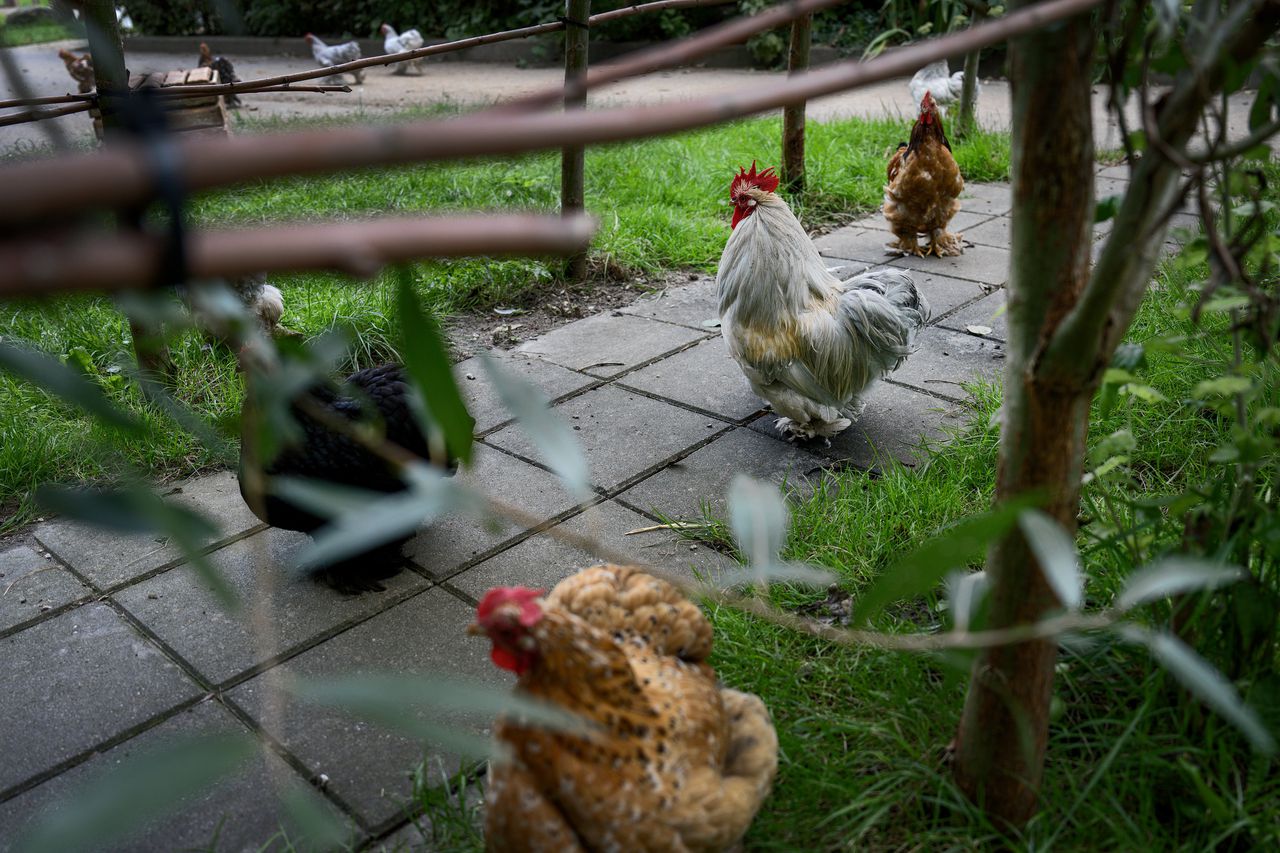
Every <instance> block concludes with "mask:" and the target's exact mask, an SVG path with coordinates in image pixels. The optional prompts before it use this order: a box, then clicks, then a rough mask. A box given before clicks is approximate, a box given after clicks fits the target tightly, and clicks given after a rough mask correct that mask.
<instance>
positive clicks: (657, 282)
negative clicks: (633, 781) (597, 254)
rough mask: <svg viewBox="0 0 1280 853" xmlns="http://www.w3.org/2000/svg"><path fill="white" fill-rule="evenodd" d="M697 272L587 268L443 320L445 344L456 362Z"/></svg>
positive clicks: (671, 284)
mask: <svg viewBox="0 0 1280 853" xmlns="http://www.w3.org/2000/svg"><path fill="white" fill-rule="evenodd" d="M700 276H701V274H700V273H697V272H694V271H692V270H680V271H672V272H666V273H660V274H657V275H653V276H630V277H628V276H624V275H623V274H621V272H620V271H617V270H611V271H605V270H599V271H593V274H592V276H591V277H590V278H588V279H587V280H586V281H584V282H581V283H578V284H566V283H564V282H557V283H555V284H554V285H553V286H552V287H550V288H548V289H547V290H545V291H542V292H538V293H532V294H530V295H528V296H527V297H526V298H525V299H524V300H523V301H522V302H520V303H517V304H513V305H511V306H508V307H503V308H497V309H493V310H490V311H487V312H474V313H465V314H458V315H456V316H454V317H451V318H450V319H449V321H448V323H447V324H446V331H447V333H448V335H449V344H450V347H451V349H452V350H453V355H454V358H455V359H457V360H458V361H461V360H462V359H464V358H470V357H471V356H473V355H476V354H477V353H480V352H483V351H486V350H491V349H494V348H495V347H496V348H498V349H510V348H512V347H514V346H518V345H519V344H521V343H523V342H524V341H527V340H530V339H532V338H536V337H538V336H539V335H542V334H545V333H546V332H549V331H551V330H552V329H555V328H558V327H560V326H563V325H566V324H567V323H572V322H573V321H574V320H581V319H582V318H583V317H590V316H591V315H592V314H599V313H600V312H602V311H609V310H611V309H615V308H623V307H625V306H628V305H631V304H632V303H634V302H635V301H636V300H637V299H639V298H640V297H642V296H644V295H645V294H648V293H655V292H657V291H661V290H664V289H666V288H668V287H676V286H679V285H682V284H688V283H689V282H690V281H694V280H696V279H698V278H699V277H700Z"/></svg>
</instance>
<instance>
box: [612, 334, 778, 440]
mask: <svg viewBox="0 0 1280 853" xmlns="http://www.w3.org/2000/svg"><path fill="white" fill-rule="evenodd" d="M619 382H620V383H621V384H624V385H628V386H630V387H632V388H639V389H640V390H641V391H648V392H649V393H650V394H657V395H658V396H660V397H665V398H667V399H668V400H676V401H677V402H680V403H684V404H685V405H688V406H696V407H697V408H699V409H703V410H705V411H708V412H714V413H716V414H718V415H721V416H722V417H726V418H729V419H730V420H741V419H742V418H746V417H749V416H751V415H753V414H755V413H756V412H758V411H760V410H761V409H763V408H764V405H765V404H764V401H763V400H761V399H760V398H759V397H757V396H756V395H755V394H754V393H753V392H752V391H751V385H750V384H749V383H748V382H747V378H746V377H745V376H743V375H742V369H741V368H740V367H738V363H737V362H736V361H734V360H733V356H731V355H730V354H729V346H728V344H727V343H726V342H725V339H724V338H723V337H715V338H712V339H710V340H706V341H703V342H702V343H700V344H698V345H697V346H694V347H691V348H689V349H687V350H683V351H682V352H678V353H676V354H675V355H673V356H671V357H670V358H664V359H663V360H662V361H659V362H655V363H653V364H651V365H649V366H648V367H646V368H644V369H643V370H639V371H637V372H635V373H632V374H631V375H629V376H625V377H623V378H622V379H621V380H619Z"/></svg>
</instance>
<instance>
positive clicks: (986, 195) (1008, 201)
mask: <svg viewBox="0 0 1280 853" xmlns="http://www.w3.org/2000/svg"><path fill="white" fill-rule="evenodd" d="M960 209H961V210H962V211H965V210H967V211H969V212H970V213H985V214H988V215H990V216H1004V215H1005V214H1007V213H1008V212H1009V211H1010V210H1012V209H1013V189H1012V187H1011V186H1010V185H1009V184H975V183H966V184H965V185H964V190H963V191H962V192H961V193H960Z"/></svg>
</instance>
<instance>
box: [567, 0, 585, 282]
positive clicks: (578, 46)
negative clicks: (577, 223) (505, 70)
mask: <svg viewBox="0 0 1280 853" xmlns="http://www.w3.org/2000/svg"><path fill="white" fill-rule="evenodd" d="M564 8H565V13H564V14H565V24H566V26H565V31H564V82H565V85H566V86H567V85H569V84H570V83H572V82H574V81H575V80H577V79H578V78H580V77H584V76H586V73H587V45H588V38H589V36H590V31H589V29H588V24H587V18H589V17H590V16H591V0H565V4H564ZM586 103H587V95H586V93H585V92H583V93H582V94H581V95H576V96H574V97H572V98H570V97H565V100H564V108H565V109H566V110H571V109H582V108H583V107H585V106H586ZM585 172H586V149H584V148H583V147H582V146H581V145H575V146H571V147H568V148H565V149H564V150H563V151H562V152H561V154H560V213H561V214H562V215H564V216H573V215H575V214H577V213H580V212H581V211H582V210H583V208H584V207H585V191H584V188H583V183H584V179H585ZM568 274H569V278H570V279H571V280H573V281H582V280H583V279H584V278H586V277H587V254H586V252H582V253H580V254H577V255H573V256H572V257H570V258H569V269H568Z"/></svg>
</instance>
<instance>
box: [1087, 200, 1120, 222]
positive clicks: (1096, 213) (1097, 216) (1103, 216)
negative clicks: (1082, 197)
mask: <svg viewBox="0 0 1280 853" xmlns="http://www.w3.org/2000/svg"><path fill="white" fill-rule="evenodd" d="M1122 201H1124V196H1122V195H1109V196H1107V197H1106V198H1104V199H1103V200H1102V201H1100V202H1098V203H1097V205H1096V206H1095V207H1094V208H1093V221H1094V223H1095V224H1096V223H1099V222H1106V221H1107V220H1108V219H1113V218H1115V215H1116V212H1117V211H1118V210H1119V209H1120V202H1122Z"/></svg>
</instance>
